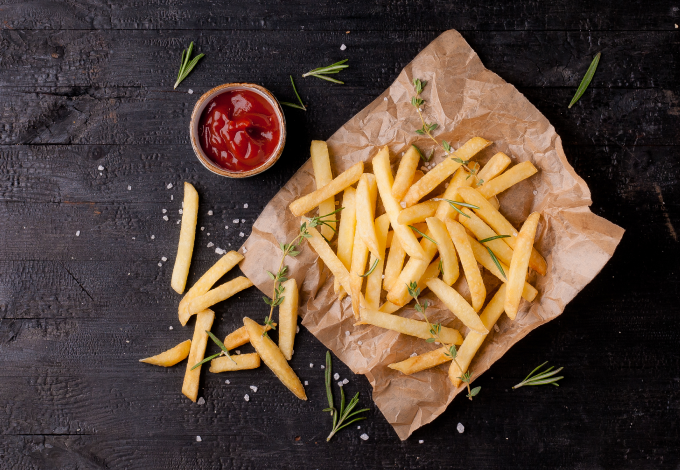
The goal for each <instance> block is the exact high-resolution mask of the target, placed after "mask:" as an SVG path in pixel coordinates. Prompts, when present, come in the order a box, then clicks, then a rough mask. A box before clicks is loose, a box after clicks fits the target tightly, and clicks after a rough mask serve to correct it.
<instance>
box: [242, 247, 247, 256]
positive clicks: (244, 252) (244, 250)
mask: <svg viewBox="0 0 680 470" xmlns="http://www.w3.org/2000/svg"><path fill="white" fill-rule="evenodd" d="M246 253H248V250H247V249H246V247H245V246H244V247H243V254H244V255H245V254H246Z"/></svg>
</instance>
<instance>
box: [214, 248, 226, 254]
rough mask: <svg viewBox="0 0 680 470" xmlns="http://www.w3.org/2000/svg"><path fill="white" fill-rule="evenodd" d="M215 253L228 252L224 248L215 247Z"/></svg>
mask: <svg viewBox="0 0 680 470" xmlns="http://www.w3.org/2000/svg"><path fill="white" fill-rule="evenodd" d="M215 253H217V254H218V255H223V254H224V253H226V252H225V251H224V250H223V249H222V248H215Z"/></svg>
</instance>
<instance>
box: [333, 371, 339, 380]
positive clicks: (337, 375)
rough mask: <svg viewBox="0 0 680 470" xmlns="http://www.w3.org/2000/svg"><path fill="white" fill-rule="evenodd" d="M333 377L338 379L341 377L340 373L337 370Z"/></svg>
mask: <svg viewBox="0 0 680 470" xmlns="http://www.w3.org/2000/svg"><path fill="white" fill-rule="evenodd" d="M333 378H334V379H335V380H338V379H339V378H340V374H338V373H337V372H336V373H335V374H333Z"/></svg>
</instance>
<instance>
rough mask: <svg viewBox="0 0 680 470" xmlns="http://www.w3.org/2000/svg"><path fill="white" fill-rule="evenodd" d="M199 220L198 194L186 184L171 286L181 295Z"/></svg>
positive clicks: (185, 283) (185, 281)
mask: <svg viewBox="0 0 680 470" xmlns="http://www.w3.org/2000/svg"><path fill="white" fill-rule="evenodd" d="M197 219H198V193H197V192H196V188H194V187H193V186H192V185H191V184H189V183H186V182H185V183H184V205H183V207H182V225H181V228H180V230H179V245H178V246H177V258H175V266H174V267H173V268H172V280H171V281H170V286H171V287H172V288H173V289H174V290H175V292H177V293H178V294H181V293H182V292H184V288H185V287H186V285H187V277H188V276H189V267H190V266H191V255H192V253H193V251H194V239H195V238H196V220H197Z"/></svg>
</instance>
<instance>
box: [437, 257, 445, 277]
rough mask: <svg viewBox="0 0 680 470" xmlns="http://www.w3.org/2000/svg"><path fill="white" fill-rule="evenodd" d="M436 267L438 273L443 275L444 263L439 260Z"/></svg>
mask: <svg viewBox="0 0 680 470" xmlns="http://www.w3.org/2000/svg"><path fill="white" fill-rule="evenodd" d="M437 267H438V268H439V272H440V273H441V275H442V276H443V275H444V263H443V262H442V260H441V259H440V260H439V266H437Z"/></svg>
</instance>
